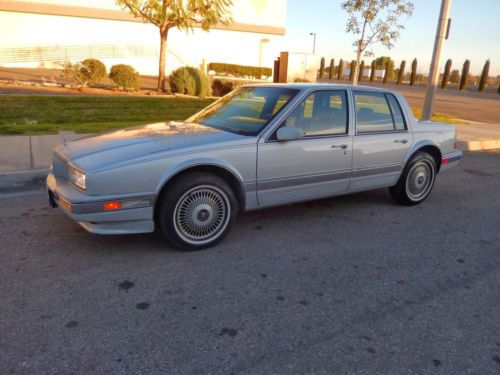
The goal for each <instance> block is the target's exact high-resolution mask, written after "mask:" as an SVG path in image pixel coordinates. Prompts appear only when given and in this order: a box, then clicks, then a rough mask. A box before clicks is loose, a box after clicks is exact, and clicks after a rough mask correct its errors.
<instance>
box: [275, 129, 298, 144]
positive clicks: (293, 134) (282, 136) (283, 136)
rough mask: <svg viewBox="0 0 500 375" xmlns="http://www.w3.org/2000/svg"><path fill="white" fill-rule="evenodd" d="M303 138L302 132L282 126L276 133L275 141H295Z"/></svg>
mask: <svg viewBox="0 0 500 375" xmlns="http://www.w3.org/2000/svg"><path fill="white" fill-rule="evenodd" d="M303 136H304V131H303V130H302V129H299V128H296V127H295V126H282V127H281V128H279V129H278V132H277V133H276V139H278V141H295V140H297V139H301V138H302V137H303Z"/></svg>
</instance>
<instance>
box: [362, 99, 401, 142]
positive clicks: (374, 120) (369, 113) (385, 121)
mask: <svg viewBox="0 0 500 375" xmlns="http://www.w3.org/2000/svg"><path fill="white" fill-rule="evenodd" d="M354 95H355V102H356V131H357V133H358V134H359V133H372V132H387V131H394V123H393V120H392V114H391V110H390V108H389V104H388V103H387V100H386V98H385V95H384V94H382V93H377V92H357V93H355V94H354Z"/></svg>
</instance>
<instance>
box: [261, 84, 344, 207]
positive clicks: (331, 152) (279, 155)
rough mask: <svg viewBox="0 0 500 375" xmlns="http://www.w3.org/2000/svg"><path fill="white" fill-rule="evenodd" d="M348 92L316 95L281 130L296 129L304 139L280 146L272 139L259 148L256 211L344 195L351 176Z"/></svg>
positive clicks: (310, 97)
mask: <svg viewBox="0 0 500 375" xmlns="http://www.w3.org/2000/svg"><path fill="white" fill-rule="evenodd" d="M347 101H348V99H347V92H346V91H345V90H318V91H315V92H313V93H312V94H310V95H309V96H308V97H307V98H306V99H305V100H303V101H302V103H301V104H299V105H298V106H297V107H296V108H295V109H294V110H293V111H292V113H291V114H290V115H289V116H288V117H287V119H286V120H285V121H284V122H283V123H282V125H281V126H285V125H286V126H295V127H299V128H301V129H302V130H303V132H304V137H303V138H301V139H299V140H294V141H282V142H280V141H278V140H277V139H276V133H274V134H272V135H271V136H270V137H269V138H268V139H267V140H263V141H262V142H260V143H259V145H258V160H257V196H258V199H259V205H260V206H271V205H277V204H283V203H292V202H299V201H305V200H310V199H317V198H323V197H328V196H333V195H337V194H343V193H345V192H346V191H347V188H348V186H349V181H350V174H351V161H352V137H351V136H350V135H349V116H348V103H347Z"/></svg>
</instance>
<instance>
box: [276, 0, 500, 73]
mask: <svg viewBox="0 0 500 375" xmlns="http://www.w3.org/2000/svg"><path fill="white" fill-rule="evenodd" d="M412 2H413V4H414V6H415V10H414V13H413V15H412V16H411V17H410V18H407V17H406V16H404V17H402V18H401V19H400V20H401V24H403V25H404V26H405V30H402V31H401V37H400V39H399V40H398V41H397V42H396V43H395V47H394V48H393V49H391V50H387V49H386V48H385V47H383V46H381V45H376V46H375V47H374V48H373V53H374V54H375V56H376V57H377V56H390V57H391V58H392V59H393V60H395V62H396V66H398V65H399V63H400V62H401V60H406V63H407V66H408V65H409V64H411V61H412V60H413V58H415V57H416V58H417V60H418V62H419V70H420V72H421V73H426V72H428V70H429V65H430V61H431V58H432V49H433V46H434V39H435V35H436V29H437V22H438V18H439V10H440V6H441V1H440V0H413V1H412ZM341 3H342V0H309V1H303V0H288V9H287V25H286V28H287V35H286V41H285V43H286V46H287V49H288V50H290V51H294V52H310V51H312V45H313V37H312V36H310V35H309V34H310V33H311V32H315V33H316V35H317V37H316V53H317V54H319V55H321V56H325V57H326V58H327V61H329V60H330V58H335V60H336V62H337V63H338V61H339V59H340V58H343V59H344V61H346V60H348V61H350V60H352V59H355V53H354V47H353V46H352V43H353V41H354V39H355V37H354V36H353V35H352V34H347V33H346V31H345V26H346V21H347V15H346V13H345V11H344V10H343V9H342V8H341ZM499 14H500V0H475V1H471V0H452V4H451V18H452V25H451V32H450V37H449V39H448V40H447V41H446V42H445V45H444V48H443V51H442V55H441V57H442V58H441V60H442V62H441V67H444V64H445V62H446V59H448V58H451V59H452V61H453V65H452V69H461V68H462V65H463V62H464V61H465V59H469V60H470V61H471V70H470V72H471V74H480V72H481V70H482V68H483V65H484V63H485V61H486V60H487V59H490V60H491V67H490V76H495V75H500V23H499V21H498V16H499ZM371 59H372V58H371V57H369V58H365V61H371Z"/></svg>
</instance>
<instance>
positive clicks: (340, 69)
mask: <svg viewBox="0 0 500 375" xmlns="http://www.w3.org/2000/svg"><path fill="white" fill-rule="evenodd" d="M343 76H344V60H342V59H340V61H339V71H338V75H337V79H342V78H343Z"/></svg>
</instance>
